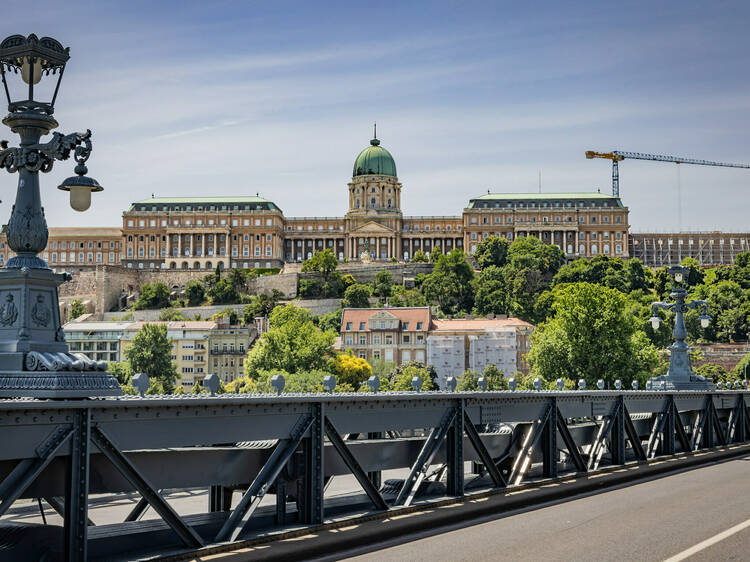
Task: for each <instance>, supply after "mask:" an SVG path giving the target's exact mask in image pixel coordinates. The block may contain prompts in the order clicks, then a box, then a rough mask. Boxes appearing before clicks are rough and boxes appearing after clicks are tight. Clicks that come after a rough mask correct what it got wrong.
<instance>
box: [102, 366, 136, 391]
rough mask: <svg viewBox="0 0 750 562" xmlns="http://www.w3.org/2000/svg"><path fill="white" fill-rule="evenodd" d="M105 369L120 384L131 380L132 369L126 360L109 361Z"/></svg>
mask: <svg viewBox="0 0 750 562" xmlns="http://www.w3.org/2000/svg"><path fill="white" fill-rule="evenodd" d="M107 370H108V371H109V372H110V373H112V376H114V377H115V378H116V379H117V382H118V383H119V384H120V386H125V385H128V384H131V381H132V380H133V369H132V368H131V367H130V363H129V362H128V361H110V362H109V363H108V364H107Z"/></svg>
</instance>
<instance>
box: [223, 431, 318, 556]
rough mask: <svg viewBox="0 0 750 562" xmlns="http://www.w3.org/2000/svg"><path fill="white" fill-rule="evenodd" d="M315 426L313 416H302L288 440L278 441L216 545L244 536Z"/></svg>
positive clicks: (226, 523)
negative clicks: (258, 509) (260, 506)
mask: <svg viewBox="0 0 750 562" xmlns="http://www.w3.org/2000/svg"><path fill="white" fill-rule="evenodd" d="M312 425H313V418H312V416H303V417H302V418H301V419H300V421H299V422H298V423H297V425H296V426H295V427H294V428H293V429H292V433H291V435H290V437H289V439H285V440H282V441H279V443H278V444H277V445H276V448H275V449H274V450H273V453H271V456H270V458H269V459H268V461H267V462H266V464H265V465H263V468H262V469H261V470H260V472H259V473H258V474H257V476H256V477H255V478H254V479H253V482H252V484H250V487H249V488H248V489H247V490H246V491H245V493H244V494H243V495H242V498H241V499H240V501H239V503H238V504H237V507H235V508H234V510H233V511H232V513H231V514H230V515H229V517H228V518H227V520H226V521H225V522H224V525H222V527H221V529H220V530H219V532H218V534H217V535H216V538H215V539H214V541H215V542H224V541H227V540H230V541H235V540H237V537H238V536H239V535H240V534H241V533H242V531H243V530H244V528H245V526H246V525H247V522H248V521H249V520H250V517H251V516H252V514H253V512H254V511H255V509H256V508H257V507H258V505H259V504H260V502H261V500H262V499H263V496H264V495H265V493H266V492H267V491H268V489H269V488H270V487H271V485H272V484H273V483H274V481H275V480H276V477H277V476H278V475H279V473H280V472H281V469H282V468H284V465H285V464H286V463H287V462H288V461H289V459H290V458H291V457H292V455H293V454H294V451H296V450H297V447H298V446H299V444H300V442H301V441H302V438H303V437H304V435H305V433H307V431H308V430H309V429H310V428H311V427H312Z"/></svg>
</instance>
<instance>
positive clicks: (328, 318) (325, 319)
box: [317, 307, 344, 334]
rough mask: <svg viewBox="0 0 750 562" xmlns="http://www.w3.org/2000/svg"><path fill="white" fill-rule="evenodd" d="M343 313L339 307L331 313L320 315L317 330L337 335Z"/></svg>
mask: <svg viewBox="0 0 750 562" xmlns="http://www.w3.org/2000/svg"><path fill="white" fill-rule="evenodd" d="M343 314H344V311H343V309H342V308H341V307H339V308H337V309H336V310H334V311H333V312H329V313H327V314H321V315H320V316H318V318H317V320H318V328H320V329H321V330H323V331H329V332H333V333H335V334H338V333H339V332H341V317H342V315H343Z"/></svg>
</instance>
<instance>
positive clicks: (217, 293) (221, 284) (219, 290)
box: [208, 278, 240, 304]
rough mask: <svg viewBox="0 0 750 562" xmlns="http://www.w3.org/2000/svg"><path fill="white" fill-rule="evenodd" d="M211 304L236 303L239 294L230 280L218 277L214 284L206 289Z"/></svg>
mask: <svg viewBox="0 0 750 562" xmlns="http://www.w3.org/2000/svg"><path fill="white" fill-rule="evenodd" d="M208 295H209V296H210V297H211V302H212V303H213V304H236V303H238V302H239V300H240V294H239V293H238V292H237V289H236V288H235V286H234V285H233V284H232V280H231V279H228V278H225V279H219V281H217V282H216V284H215V285H214V286H213V287H211V288H210V289H209V290H208Z"/></svg>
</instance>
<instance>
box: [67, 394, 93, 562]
mask: <svg viewBox="0 0 750 562" xmlns="http://www.w3.org/2000/svg"><path fill="white" fill-rule="evenodd" d="M90 442H91V411H90V410H89V409H88V408H85V409H81V410H78V411H76V412H75V413H74V414H73V437H72V440H71V443H70V457H69V459H68V478H67V490H66V494H65V517H64V523H63V527H64V532H65V558H66V560H68V561H73V560H77V561H80V562H85V560H86V559H87V558H88V550H87V546H88V520H89V518H88V499H89V451H90Z"/></svg>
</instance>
